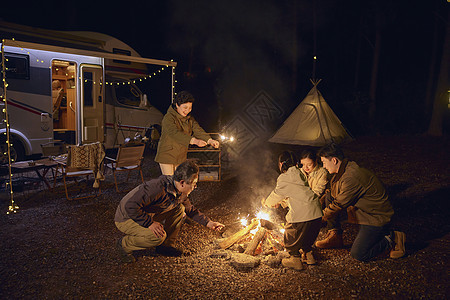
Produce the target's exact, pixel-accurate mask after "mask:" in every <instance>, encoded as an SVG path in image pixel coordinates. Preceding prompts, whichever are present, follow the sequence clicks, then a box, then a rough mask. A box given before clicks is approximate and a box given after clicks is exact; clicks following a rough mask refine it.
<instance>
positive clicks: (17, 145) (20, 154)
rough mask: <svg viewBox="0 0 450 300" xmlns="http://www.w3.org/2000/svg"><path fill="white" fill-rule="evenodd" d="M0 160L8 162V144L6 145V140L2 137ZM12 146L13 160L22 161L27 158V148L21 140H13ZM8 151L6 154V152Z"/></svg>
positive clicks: (2, 162) (3, 162)
mask: <svg viewBox="0 0 450 300" xmlns="http://www.w3.org/2000/svg"><path fill="white" fill-rule="evenodd" d="M0 143H1V145H0V151H1V153H0V162H1V164H7V163H8V146H7V145H6V140H4V139H2V141H1V142H0ZM11 144H12V147H11V148H10V154H11V161H20V160H23V159H24V158H25V149H24V147H23V145H22V143H21V142H19V141H18V140H16V139H13V140H12V141H11ZM5 153H6V154H5Z"/></svg>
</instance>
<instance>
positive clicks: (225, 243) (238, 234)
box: [219, 219, 259, 249]
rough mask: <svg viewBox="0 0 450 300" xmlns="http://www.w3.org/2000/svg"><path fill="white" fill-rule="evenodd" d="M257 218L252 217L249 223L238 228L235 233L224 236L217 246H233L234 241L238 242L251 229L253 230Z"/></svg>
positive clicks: (225, 247)
mask: <svg viewBox="0 0 450 300" xmlns="http://www.w3.org/2000/svg"><path fill="white" fill-rule="evenodd" d="M258 224H259V220H258V219H253V220H252V222H251V223H250V225H248V226H247V227H245V228H243V229H241V230H239V231H238V232H236V233H235V234H233V235H231V236H229V237H227V238H225V239H224V240H223V241H221V242H220V243H219V247H220V248H222V249H227V248H229V247H231V246H233V244H234V243H237V242H239V241H240V240H241V239H242V238H243V237H245V236H246V235H247V234H248V233H249V232H250V231H251V230H253V229H254V228H255V227H256V226H258Z"/></svg>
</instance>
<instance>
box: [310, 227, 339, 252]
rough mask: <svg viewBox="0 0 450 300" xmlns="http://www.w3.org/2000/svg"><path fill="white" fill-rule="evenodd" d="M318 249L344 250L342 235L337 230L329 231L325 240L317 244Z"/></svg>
mask: <svg viewBox="0 0 450 300" xmlns="http://www.w3.org/2000/svg"><path fill="white" fill-rule="evenodd" d="M314 245H316V247H317V248H322V249H329V248H342V247H343V246H344V241H343V240H342V233H341V232H339V231H338V230H337V229H331V230H328V232H327V235H326V236H325V239H323V240H321V241H317V242H315V244H314Z"/></svg>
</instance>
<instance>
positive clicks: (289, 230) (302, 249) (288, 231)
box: [261, 151, 322, 270]
mask: <svg viewBox="0 0 450 300" xmlns="http://www.w3.org/2000/svg"><path fill="white" fill-rule="evenodd" d="M298 164H299V161H298V158H297V157H296V155H295V154H294V153H293V152H291V151H285V152H283V153H281V155H280V156H279V158H278V167H279V169H280V172H281V174H280V175H279V176H278V179H277V185H276V187H275V189H274V190H273V191H272V192H271V193H270V195H269V196H268V197H267V198H266V199H263V200H262V201H261V202H262V205H263V206H267V207H271V208H277V207H278V206H279V205H282V204H283V205H287V206H288V207H289V211H288V213H287V214H286V221H287V222H288V223H287V224H286V226H285V231H284V246H285V248H286V250H287V251H288V252H289V254H290V257H289V258H284V259H283V260H282V261H281V263H282V265H283V266H285V267H287V268H293V269H296V270H302V269H303V268H304V267H303V264H302V261H303V262H306V263H307V264H315V263H316V261H315V259H314V256H313V253H312V246H313V243H314V241H315V240H316V238H317V235H318V234H319V231H320V227H321V224H322V209H321V207H320V203H319V199H318V196H317V195H316V194H315V193H314V192H313V191H312V190H311V189H310V187H309V186H308V182H307V179H306V177H305V175H304V174H303V173H302V172H301V170H300V169H299V168H298Z"/></svg>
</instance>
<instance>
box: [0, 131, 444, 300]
mask: <svg viewBox="0 0 450 300" xmlns="http://www.w3.org/2000/svg"><path fill="white" fill-rule="evenodd" d="M449 146H450V142H449V140H448V139H442V138H441V139H437V138H429V137H418V136H415V137H412V136H402V137H370V138H369V137H365V138H364V137H362V138H358V140H356V141H354V142H352V143H349V144H347V145H345V146H344V150H345V152H346V153H347V155H348V156H349V157H350V158H351V159H354V160H356V161H357V162H359V163H360V164H361V165H363V166H365V167H367V168H369V169H371V170H373V171H374V172H375V173H376V174H377V175H378V176H379V177H380V179H381V180H382V181H383V182H384V183H385V184H386V186H387V189H388V191H389V193H390V195H391V200H392V203H393V205H394V208H395V210H396V215H395V217H394V221H393V222H394V225H395V228H397V229H398V230H402V231H405V232H406V235H407V255H406V257H404V258H402V259H398V260H392V259H386V258H383V259H378V260H375V261H372V262H369V263H361V262H358V261H356V260H354V259H352V258H351V257H350V256H349V247H350V245H351V242H352V239H354V237H355V234H356V232H357V227H356V226H355V225H345V227H344V228H345V234H344V241H345V245H346V247H345V248H344V249H335V250H317V251H316V258H317V259H318V264H317V265H315V266H308V267H307V268H306V270H303V271H294V270H290V269H285V268H283V267H282V266H279V265H268V264H266V263H264V262H262V263H261V264H260V265H258V266H256V267H254V268H251V269H247V270H243V269H236V268H235V267H233V266H232V265H231V264H230V261H229V260H227V259H226V258H220V257H214V255H213V256H212V255H211V254H213V253H215V251H217V246H216V241H217V239H219V238H220V237H221V236H220V234H218V233H216V232H212V231H210V230H208V229H207V228H205V227H202V226H200V225H198V224H195V223H193V224H191V223H187V224H185V225H184V226H183V228H182V231H181V233H180V236H179V238H178V241H177V243H178V244H177V246H178V247H180V248H182V249H183V250H184V252H185V253H184V255H183V256H182V257H178V258H171V257H164V256H160V255H158V254H156V253H155V252H154V250H152V249H150V250H146V251H139V252H137V253H135V257H136V258H137V262H136V263H134V264H128V265H127V264H122V263H120V261H119V259H118V254H117V252H116V249H115V242H116V240H117V239H118V238H119V237H121V233H120V232H119V231H118V230H117V229H116V228H115V225H114V222H113V218H114V212H115V209H116V207H117V204H118V202H119V201H120V199H121V197H122V196H123V195H124V194H117V193H116V192H115V190H114V187H113V186H112V176H107V180H106V181H105V183H104V184H103V186H104V191H103V194H102V195H101V196H100V197H97V198H95V199H84V200H78V201H67V200H66V199H65V197H64V195H63V194H62V193H61V192H62V189H61V186H59V187H58V188H57V189H56V191H55V193H51V192H49V191H40V192H39V191H29V192H27V193H18V194H17V195H16V197H15V199H16V202H17V204H18V205H19V206H20V209H19V211H18V212H17V213H16V214H13V215H7V214H6V213H2V214H0V226H1V236H2V238H1V239H0V247H1V248H0V249H1V256H0V257H1V258H0V266H1V268H0V295H1V298H2V299H67V298H69V299H71V298H76V299H126V298H129V299H200V298H207V299H274V298H278V299H316V298H325V299H335V298H338V299H349V298H356V299H398V298H400V299H421V298H423V299H445V298H447V295H449V294H450V289H449V283H448V282H449V272H448V270H449V268H448V267H449V259H448V256H449V245H450V243H449V241H450V234H449V223H448V216H449V214H448V211H449V204H448V195H449V192H450V174H449V173H450V172H449V171H448V169H449V167H450V159H449V155H448V153H447V151H448V149H449ZM285 147H286V146H284V147H283V146H279V145H270V147H269V146H268V147H267V149H262V148H259V149H258V151H257V153H252V155H249V156H247V157H246V158H243V160H242V161H240V162H238V163H236V164H230V163H227V162H224V168H223V171H224V172H223V180H222V181H221V182H201V183H200V184H199V187H198V188H197V189H196V190H195V191H194V192H193V193H192V196H191V199H192V202H194V204H195V205H196V206H197V207H198V208H200V209H201V210H202V211H203V212H204V213H206V214H207V215H208V216H210V217H211V218H212V219H213V220H217V221H220V222H222V223H224V224H226V225H227V228H228V230H229V231H231V230H233V229H234V228H235V227H236V226H235V224H236V221H238V220H239V218H240V217H242V216H247V215H253V214H255V213H256V212H257V209H258V203H259V200H260V198H261V197H262V196H264V195H267V193H268V192H269V191H270V190H271V189H272V188H273V187H274V184H275V180H276V176H277V173H276V171H275V162H274V159H275V158H276V156H277V154H278V153H279V151H280V150H281V149H283V148H285ZM292 149H294V150H299V149H300V148H299V147H294V148H292ZM153 157H154V153H153V152H151V151H149V152H148V153H146V157H145V160H144V165H145V168H144V176H145V178H146V179H150V178H154V177H157V176H158V175H159V169H158V168H157V165H156V164H155V163H154V161H153ZM129 186H130V187H132V186H133V184H130V185H129ZM0 199H1V202H0V203H1V209H2V210H3V212H6V211H7V207H8V204H9V202H8V197H7V195H5V194H2V195H1V198H0ZM324 234H325V232H324V229H323V230H322V232H321V234H320V235H319V238H321V237H322V236H323V235H324Z"/></svg>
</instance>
